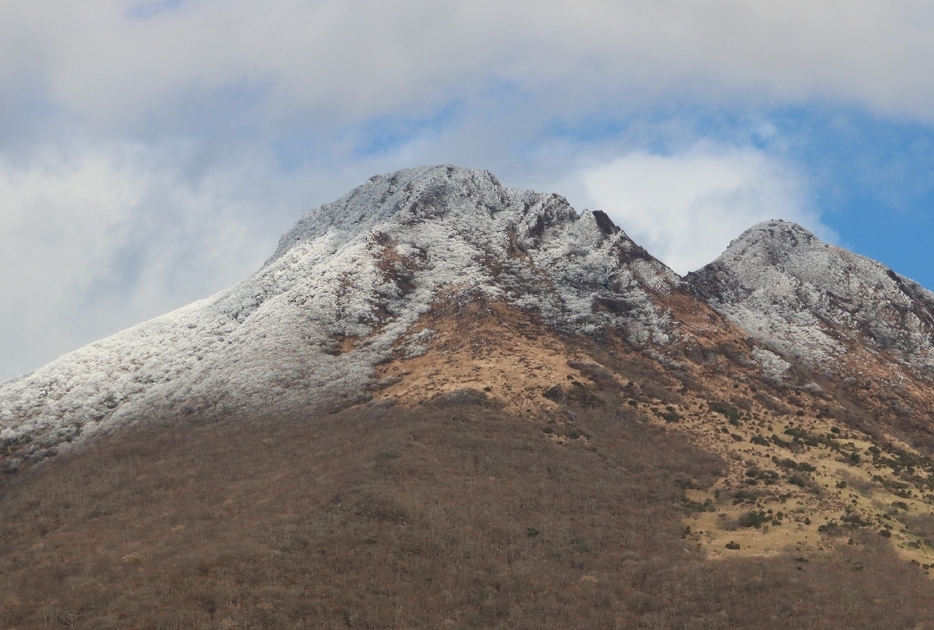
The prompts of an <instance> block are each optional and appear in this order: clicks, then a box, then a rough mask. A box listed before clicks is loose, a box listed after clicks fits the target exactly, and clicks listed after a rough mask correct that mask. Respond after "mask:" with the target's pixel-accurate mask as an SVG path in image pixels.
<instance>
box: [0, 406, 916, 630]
mask: <svg viewBox="0 0 934 630" xmlns="http://www.w3.org/2000/svg"><path fill="white" fill-rule="evenodd" d="M612 408H613V405H607V407H604V408H597V409H589V410H585V409H579V410H578V414H577V416H576V419H574V420H572V419H569V418H567V417H562V418H548V417H539V418H520V417H516V416H514V415H510V414H507V413H505V412H503V411H502V410H501V409H500V408H497V407H494V406H491V405H490V404H488V403H483V402H478V400H477V397H473V398H471V397H466V398H465V399H463V400H460V401H459V402H447V403H444V402H441V403H435V404H429V405H425V406H423V407H420V408H418V409H413V410H405V411H403V410H393V409H389V410H386V409H379V408H369V409H363V410H359V409H358V410H348V411H344V412H341V413H339V414H335V415H331V416H324V417H318V416H312V417H308V418H293V419H283V418H265V419H257V420H243V419H240V420H238V421H225V422H217V423H203V424H200V425H197V426H186V427H184V428H183V427H180V426H177V425H171V424H163V425H161V426H160V427H159V428H149V429H146V430H143V431H137V432H134V433H127V434H125V435H123V436H122V437H119V438H115V439H112V440H109V441H107V442H104V443H101V444H99V445H97V446H93V447H91V448H90V449H88V450H86V451H85V452H83V453H81V454H79V455H75V456H72V457H70V458H64V457H63V458H60V459H58V460H56V461H51V462H49V463H48V465H45V466H42V467H38V468H35V469H33V470H31V471H29V473H28V474H26V475H23V476H22V477H19V478H16V479H14V480H13V481H12V482H9V484H8V487H7V488H6V489H5V491H4V498H3V499H2V502H0V626H2V627H4V628H63V627H65V628H67V627H74V628H140V629H142V628H147V629H148V628H346V627H359V628H417V627H424V628H437V627H451V628H469V627H482V628H491V627H492V628H495V627H504V628H505V627H509V628H614V627H619V628H629V627H648V628H730V627H751V626H756V627H763V628H770V627H774V628H780V627H781V628H786V627H792V626H794V627H827V628H829V627H840V626H851V627H854V628H878V627H914V626H915V625H916V624H918V623H922V622H924V621H925V620H926V619H929V618H930V613H931V612H934V611H932V610H931V609H930V608H934V607H931V606H930V605H929V602H930V601H932V600H931V595H932V594H934V589H932V587H931V585H930V583H929V582H928V581H927V580H926V579H925V578H924V577H923V575H922V572H921V570H920V569H916V568H914V567H912V566H911V565H908V564H907V563H904V562H900V561H898V560H897V559H896V558H895V557H894V555H893V554H892V553H891V551H889V548H888V547H887V546H886V545H885V544H884V541H881V540H879V541H878V542H877V540H876V539H878V537H869V536H864V537H863V538H860V539H859V540H857V541H855V542H856V544H854V545H846V544H845V542H844V543H843V544H842V546H841V547H840V548H839V549H836V550H835V551H834V552H832V553H826V554H817V553H815V554H812V555H811V556H809V557H808V558H807V560H808V562H797V561H795V560H794V558H793V557H791V556H786V555H779V556H777V557H775V558H771V559H732V560H730V559H728V560H724V561H721V562H718V563H710V562H706V561H704V559H703V556H702V555H701V552H698V551H696V549H692V548H688V547H686V545H685V541H684V540H682V538H681V534H682V529H683V525H682V523H681V521H680V518H681V517H682V516H683V511H682V510H683V508H682V507H681V502H680V500H681V498H682V492H683V488H684V487H685V486H686V485H695V486H698V487H700V488H705V487H709V486H710V484H712V483H713V482H714V480H715V478H716V477H717V475H718V474H719V473H720V472H721V471H722V468H723V462H721V461H720V460H719V459H717V458H716V457H714V456H711V455H709V454H706V453H704V452H702V451H699V450H697V449H696V448H695V447H692V446H690V444H689V443H688V442H687V441H686V440H685V439H684V438H683V437H680V436H679V435H677V434H676V433H674V432H666V430H665V427H653V426H650V425H648V424H640V423H639V422H638V421H637V420H638V416H637V415H635V413H634V412H632V413H631V414H630V412H628V411H612V410H610V409H612ZM550 421H554V423H553V424H549V422H550ZM547 427H564V429H562V430H564V432H565V433H566V434H570V433H576V434H577V435H578V436H580V437H577V438H569V439H566V440H565V441H564V442H563V443H558V442H556V441H555V440H553V439H550V437H549V436H550V435H551V434H548V433H545V432H543V430H542V429H544V428H547ZM568 427H573V431H570V430H567V429H568ZM584 436H586V438H585V437H584ZM799 569H800V570H799Z"/></svg>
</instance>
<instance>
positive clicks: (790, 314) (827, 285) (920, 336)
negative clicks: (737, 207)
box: [686, 221, 934, 377]
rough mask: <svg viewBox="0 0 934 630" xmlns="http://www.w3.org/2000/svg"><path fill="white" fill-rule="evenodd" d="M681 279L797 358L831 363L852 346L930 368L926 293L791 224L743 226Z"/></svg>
mask: <svg viewBox="0 0 934 630" xmlns="http://www.w3.org/2000/svg"><path fill="white" fill-rule="evenodd" d="M686 280H687V282H688V283H689V285H690V286H691V287H692V289H693V290H694V291H695V293H696V294H697V295H698V296H700V297H701V298H703V299H705V300H706V301H707V302H708V303H709V304H710V305H711V306H713V307H714V308H716V309H717V310H719V311H720V312H721V313H722V314H723V315H725V316H726V317H727V318H728V319H730V320H731V321H732V322H733V323H735V324H736V325H738V326H739V327H741V328H743V329H745V330H746V331H747V332H749V333H750V334H751V335H753V336H754V337H756V338H757V339H759V340H760V341H762V342H763V343H765V344H766V345H767V346H769V347H771V348H772V349H774V350H778V351H780V352H781V353H783V354H785V355H786V356H789V357H792V358H794V359H796V360H800V361H802V362H803V363H805V364H806V365H811V366H821V367H823V368H825V369H831V370H832V369H833V366H834V364H835V362H837V361H838V360H839V359H840V358H841V357H843V356H844V355H845V354H846V353H847V352H848V350H850V349H851V348H854V347H861V348H866V349H869V350H870V351H885V352H886V353H888V354H890V355H891V356H892V357H893V358H895V359H896V360H898V361H900V362H902V363H904V364H906V365H907V366H909V367H911V368H914V369H915V370H917V371H918V372H920V373H922V374H925V375H927V376H928V377H930V376H932V375H934V337H932V333H934V294H932V293H931V292H930V291H928V290H927V289H924V288H923V287H921V286H920V285H919V284H917V283H916V282H914V281H912V280H909V279H908V278H905V277H903V276H900V275H898V274H897V273H895V272H894V271H892V270H891V269H889V268H887V267H885V266H884V265H882V264H880V263H878V262H875V261H873V260H870V259H868V258H865V257H863V256H859V255H857V254H854V253H852V252H849V251H846V250H844V249H841V248H839V247H835V246H833V245H828V244H826V243H823V242H821V241H820V240H819V239H818V238H817V237H815V236H814V235H813V234H811V233H810V232H809V231H807V230H806V229H804V228H802V227H801V226H799V225H797V224H795V223H788V222H785V221H766V222H763V223H759V224H758V225H755V226H753V227H751V228H750V229H748V230H746V232H744V233H743V234H742V235H741V236H740V237H739V238H738V239H736V240H735V241H733V242H732V243H730V246H729V247H728V248H727V250H726V251H725V252H724V253H723V255H722V256H720V257H719V258H718V259H717V260H715V261H714V262H712V263H710V264H709V265H707V266H706V267H704V268H703V269H701V270H699V271H698V272H695V273H692V274H689V275H688V277H687V279H686Z"/></svg>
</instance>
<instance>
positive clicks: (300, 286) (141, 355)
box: [0, 166, 681, 459]
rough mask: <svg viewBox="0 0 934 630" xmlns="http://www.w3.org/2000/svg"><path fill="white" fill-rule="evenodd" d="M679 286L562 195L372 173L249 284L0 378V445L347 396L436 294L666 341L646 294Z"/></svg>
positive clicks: (23, 445) (448, 177)
mask: <svg viewBox="0 0 934 630" xmlns="http://www.w3.org/2000/svg"><path fill="white" fill-rule="evenodd" d="M680 284H681V280H680V278H678V277H677V276H676V275H675V274H674V273H673V272H671V271H670V270H669V269H668V268H667V267H665V266H664V265H662V264H661V263H659V262H658V261H656V260H655V259H653V258H652V257H651V256H649V255H648V254H646V253H645V251H644V250H642V249H641V248H640V247H638V246H637V245H635V244H634V243H633V242H632V241H631V240H629V238H628V237H627V236H626V235H625V234H624V233H623V232H621V231H620V230H619V229H618V228H616V227H615V226H614V225H613V224H612V223H611V222H610V221H609V219H607V218H606V215H604V214H603V213H600V212H596V213H591V212H586V211H585V212H583V213H582V214H580V215H578V213H577V212H575V211H574V210H573V209H572V208H571V207H570V206H569V205H568V203H567V202H566V201H565V200H564V199H563V198H561V197H559V196H557V195H552V194H539V193H535V192H530V191H520V190H510V189H504V188H503V187H502V186H501V185H500V184H499V182H498V181H497V180H496V178H495V177H493V176H492V175H491V174H490V173H488V172H485V171H476V170H468V169H460V168H454V167H445V166H442V167H427V168H420V169H412V170H407V171H401V172H398V173H395V174H391V175H387V176H379V177H374V178H372V179H370V180H369V181H368V182H367V183H365V184H364V185H362V186H360V187H358V188H356V189H355V190H353V191H351V192H350V193H349V194H348V195H346V196H345V197H343V198H342V199H340V200H338V201H336V202H334V203H331V204H326V205H323V206H321V207H319V208H317V209H315V210H313V211H311V212H309V213H308V214H306V215H305V216H304V217H303V218H302V219H301V220H300V221H299V222H298V223H297V224H296V225H295V227H293V228H292V229H291V230H290V231H289V232H288V233H286V234H285V235H284V236H283V237H282V240H281V241H280V243H279V247H278V249H277V250H276V252H275V254H274V255H273V256H272V257H271V258H270V259H269V260H268V261H267V262H266V264H265V265H264V266H263V268H262V269H260V270H259V271H258V272H257V273H256V274H254V275H253V276H252V277H250V278H248V279H247V280H245V281H244V282H242V283H240V284H238V285H236V286H234V287H232V288H230V289H228V290H226V291H223V292H221V293H219V294H217V295H215V296H213V297H211V298H209V299H206V300H202V301H200V302H196V303H194V304H191V305H189V306H187V307H185V308H182V309H180V310H178V311H175V312H173V313H169V314H168V315H165V316H163V317H160V318H157V319H155V320H152V321H149V322H146V323H144V324H141V325H139V326H136V327H134V328H131V329H129V330H126V331H123V332H121V333H118V334H116V335H114V336H112V337H109V338H107V339H104V340H102V341H99V342H97V343H94V344H91V345H89V346H86V347H84V348H81V349H80V350H77V351H75V352H72V353H71V354H68V355H65V356H63V357H61V358H60V359H58V360H56V361H54V362H52V363H50V364H48V365H46V366H45V367H43V368H40V369H39V370H36V371H35V372H33V373H31V374H28V375H25V376H22V377H19V378H17V379H13V380H11V381H7V382H6V383H3V384H0V441H2V442H0V444H2V446H4V448H5V450H9V451H11V452H15V453H17V457H29V458H31V459H39V458H41V457H43V456H45V455H47V454H48V453H49V452H50V451H49V448H54V447H55V446H56V445H58V444H60V443H61V442H62V441H66V440H68V441H71V440H72V439H74V437H75V436H78V435H80V436H82V437H83V436H87V435H90V434H93V433H96V432H100V431H102V430H107V429H108V428H110V427H114V426H117V425H120V424H124V423H127V422H132V421H138V420H144V419H146V418H150V417H155V416H160V415H162V416H164V415H166V414H177V415H182V416H183V415H185V414H188V413H192V412H195V411H202V410H211V411H217V412H234V411H247V412H263V411H272V410H277V409H279V410H284V409H291V408H295V407H302V408H309V407H316V406H325V405H329V404H334V403H337V402H339V401H340V400H342V399H353V398H354V397H355V396H360V395H361V392H365V391H366V387H367V385H368V384H369V383H370V382H371V381H372V379H373V376H374V370H373V367H374V365H375V364H376V363H377V362H379V361H381V360H384V359H386V358H388V357H390V356H392V353H393V352H394V351H400V344H401V351H403V352H408V353H417V352H419V351H420V345H419V342H420V341H421V340H422V338H418V337H414V338H407V337H405V333H406V331H407V330H408V329H409V327H410V326H411V325H412V324H413V323H414V322H415V321H416V320H417V319H418V318H419V317H420V316H421V315H422V314H423V313H425V312H426V311H427V310H429V309H430V308H431V307H432V304H433V302H434V301H436V300H442V299H464V298H465V297H470V296H474V297H476V296H485V297H487V298H491V299H497V300H503V301H506V302H508V303H511V304H513V305H515V306H518V307H521V308H523V309H526V310H528V311H531V312H535V313H537V314H538V315H540V316H541V318H542V319H543V320H544V321H545V322H547V323H550V324H552V325H554V326H556V327H558V328H561V329H564V330H566V331H573V332H580V333H593V332H595V331H596V330H597V329H598V328H600V327H603V326H613V327H617V328H620V329H622V330H623V331H624V332H625V334H626V335H627V336H628V338H629V339H630V340H631V341H633V342H634V343H637V344H643V345H644V344H653V343H656V344H664V343H667V342H668V341H669V338H670V335H671V327H672V323H671V322H670V321H669V319H668V318H667V316H666V315H665V314H664V313H662V312H660V310H659V309H658V308H657V307H656V306H655V305H654V303H653V297H652V296H653V294H664V293H667V292H668V291H670V290H672V288H674V287H677V286H679V285H680ZM422 337H424V333H422ZM14 459H15V458H14Z"/></svg>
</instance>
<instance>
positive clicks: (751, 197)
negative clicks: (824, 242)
mask: <svg viewBox="0 0 934 630" xmlns="http://www.w3.org/2000/svg"><path fill="white" fill-rule="evenodd" d="M579 178H580V181H581V183H582V186H583V188H584V191H585V193H586V195H587V197H589V198H590V200H591V201H592V203H593V204H594V207H595V208H599V209H602V210H604V211H605V212H606V213H607V214H608V215H610V217H612V218H613V220H614V221H615V222H616V223H618V224H619V225H620V227H622V228H623V230H624V231H625V232H626V233H627V234H628V235H629V236H630V237H631V238H632V239H633V240H634V241H636V242H637V243H639V244H640V245H642V246H643V247H645V248H646V249H647V250H648V251H649V253H651V254H652V255H653V256H655V257H656V258H658V259H659V260H661V261H662V262H664V263H665V264H667V265H668V266H669V267H671V268H672V269H674V270H675V271H676V272H678V273H680V274H682V275H683V274H685V273H687V272H688V271H694V270H696V269H698V268H700V267H702V266H703V265H705V264H707V263H709V262H711V261H712V260H714V259H715V258H716V257H717V256H719V255H720V254H721V253H722V252H723V250H724V249H725V248H726V247H727V245H729V243H730V241H731V240H732V239H734V238H736V237H737V236H739V235H740V234H741V233H742V232H743V231H744V230H745V229H746V228H748V227H750V226H752V225H753V224H755V223H758V222H759V221H765V220H767V219H786V220H789V221H795V222H797V223H800V224H802V225H804V226H805V227H807V228H809V229H811V230H813V231H815V232H816V233H818V234H819V235H820V236H822V237H824V238H830V239H832V238H833V234H832V233H831V232H830V230H829V229H828V228H826V227H824V226H823V225H821V223H820V221H819V217H818V216H817V215H816V213H814V212H813V211H812V210H811V208H810V206H809V203H808V198H807V188H806V183H805V181H804V179H803V177H802V176H801V175H799V174H797V173H795V172H794V171H792V170H790V169H789V168H788V167H786V166H784V165H783V164H781V163H779V162H778V161H776V160H775V159H774V158H770V157H768V156H767V155H765V154H764V153H762V152H761V151H758V150H756V149H754V148H731V147H718V146H712V145H709V144H701V145H697V146H695V147H694V148H692V149H691V150H689V151H687V152H685V153H682V154H678V155H672V156H661V155H653V154H650V153H641V152H640V153H631V154H629V155H626V156H624V157H621V158H618V159H615V160H613V161H611V162H608V163H605V164H602V165H600V166H596V167H592V168H587V169H585V170H583V171H582V172H581V173H580V174H579Z"/></svg>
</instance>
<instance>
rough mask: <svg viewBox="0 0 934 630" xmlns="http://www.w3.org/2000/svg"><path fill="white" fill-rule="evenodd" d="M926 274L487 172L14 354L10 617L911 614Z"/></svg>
mask: <svg viewBox="0 0 934 630" xmlns="http://www.w3.org/2000/svg"><path fill="white" fill-rule="evenodd" d="M932 313H934V295H932V294H931V293H930V292H928V291H927V290H925V289H923V288H922V287H920V286H919V285H917V284H916V283H913V282H912V281H910V280H908V279H906V278H903V277H901V276H898V275H897V274H895V273H894V272H892V271H891V270H888V269H887V268H886V267H884V266H883V265H881V264H880V263H877V262H875V261H871V260H868V259H866V258H863V257H860V256H857V255H855V254H853V253H851V252H847V251H845V250H842V249H840V248H836V247H834V246H831V245H827V244H824V243H821V242H820V241H819V240H818V239H816V237H814V236H813V235H812V234H810V233H809V232H807V231H806V230H804V229H803V228H801V227H800V226H797V225H794V224H790V223H785V222H780V221H773V222H766V223H763V224H759V225H757V226H754V227H752V228H751V229H750V230H748V231H747V232H746V233H744V234H743V235H742V236H740V237H739V238H738V239H737V240H736V241H734V242H733V243H732V244H731V245H730V247H729V248H728V249H727V251H726V252H724V254H723V255H722V256H721V257H720V258H718V259H717V260H716V261H714V262H712V263H711V264H710V265H708V266H706V267H705V268H703V269H701V270H699V271H698V272H696V273H693V274H689V276H688V277H686V278H681V277H679V276H678V275H677V274H675V273H674V272H672V271H671V270H670V269H668V268H667V267H665V265H663V264H662V263H661V262H659V261H658V260H656V259H654V258H653V257H652V256H651V255H650V254H649V253H648V252H646V251H645V250H644V249H642V248H641V247H639V246H638V245H637V244H636V243H634V242H633V241H632V240H631V239H629V237H628V236H627V235H626V234H625V233H624V232H623V231H622V230H620V229H619V228H618V227H617V226H615V225H613V223H612V222H611V221H610V220H609V218H608V217H607V216H606V215H605V214H604V213H602V212H600V211H593V212H591V211H584V212H581V213H578V212H577V211H575V210H574V209H573V208H571V207H570V206H569V205H568V203H567V202H566V201H565V200H564V199H563V198H561V197H560V196H558V195H554V194H542V193H535V192H531V191H520V190H514V189H507V188H503V187H502V186H501V185H500V184H499V182H498V181H497V180H496V178H495V177H494V176H492V175H491V174H489V173H487V172H484V171H474V170H469V169H459V168H456V167H444V166H442V167H426V168H422V169H413V170H409V171H402V172H399V173H394V174H390V175H385V176H378V177H374V178H371V179H370V180H369V181H368V182H367V183H365V184H363V185H362V186H360V187H358V188H357V189H355V190H354V191H351V192H350V193H349V194H348V195H346V196H345V197H343V198H342V199H340V200H338V201H336V202H334V203H332V204H326V205H324V206H322V207H320V208H317V209H315V210H313V211H311V212H309V213H308V214H307V215H305V216H304V217H303V218H302V219H301V220H300V221H299V222H298V223H297V224H296V226H295V227H294V228H293V229H292V230H290V231H289V232H287V233H286V234H285V235H284V236H283V238H282V240H281V241H280V244H279V247H278V249H277V251H276V252H275V253H274V255H273V256H272V257H271V258H270V259H269V260H268V261H267V262H266V263H265V265H264V266H263V268H262V269H260V270H259V271H258V272H257V273H256V274H254V275H253V276H252V277H250V278H248V279H247V280H245V281H244V282H243V283H241V284H239V285H237V286H235V287H232V288H231V289H228V290H227V291H224V292H222V293H220V294H218V295H216V296H213V297H211V298H208V299H207V300H203V301H201V302H197V303H195V304H192V305H190V306H188V307H186V308H184V309H181V310H179V311H176V312H175V313H170V314H168V315H166V316H163V317H162V318H159V319H156V320H153V321H151V322H147V323H144V324H141V325H139V326H137V327H135V328H133V329H130V330H128V331H124V332H122V333H119V334H118V335H115V336H113V337H110V338H108V339H105V340H102V341H101V342H98V343H96V344H92V345H91V346H88V347H86V348H83V349H80V350H78V351H76V352H74V353H72V354H70V355H66V356H65V357H62V358H61V359H59V360H57V361H55V362H53V363H51V364H49V365H47V366H45V367H43V368H41V369H40V370H37V371H36V372H34V373H32V374H29V375H25V376H23V377H20V378H18V379H14V380H13V381H8V382H6V383H3V384H0V439H2V440H3V447H4V454H3V456H2V462H0V466H3V469H4V470H5V471H6V473H7V474H6V475H4V476H3V478H2V479H3V483H4V486H3V488H4V489H3V498H2V500H0V501H2V502H0V562H2V563H3V567H2V569H0V576H2V577H0V580H3V584H4V586H3V588H2V589H0V592H2V593H3V595H0V598H2V599H0V620H2V621H3V623H4V626H5V627H15V628H31V627H61V626H65V627H88V628H106V627H112V628H130V627H136V628H171V627H179V628H188V627H217V628H234V627H242V628H253V627H269V628H282V627H295V628H302V627H308V628H312V627H313V628H319V627H374V628H376V627H528V628H533V627H534V628H544V627H556V628H558V627H560V628H569V627H580V628H584V627H587V628H590V627H622V628H625V627H662V628H664V627H671V628H694V627H697V628H701V627H703V628H731V627H752V626H755V627H766V628H768V627H775V628H779V627H782V628H785V627H791V626H794V627H818V628H820V627H827V628H831V627H840V626H841V625H844V624H845V625H849V626H853V627H859V628H878V627H923V626H922V625H921V624H923V623H925V622H926V619H927V618H929V617H930V612H931V611H930V610H929V603H928V602H930V601H932V600H931V595H932V594H934V589H932V585H931V582H930V581H929V578H928V574H929V568H930V567H931V566H932V565H934V514H932V510H931V506H932V504H934V478H932V477H931V475H932V473H934V459H932V456H934V431H932V426H934V424H932V422H934V418H932V417H931V412H930V410H931V409H932V408H934V407H932V404H934V400H932V395H931V393H930V392H931V378H932V372H931V368H932V361H934V358H932V357H934V347H932V343H934V342H932V333H934V317H932Z"/></svg>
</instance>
